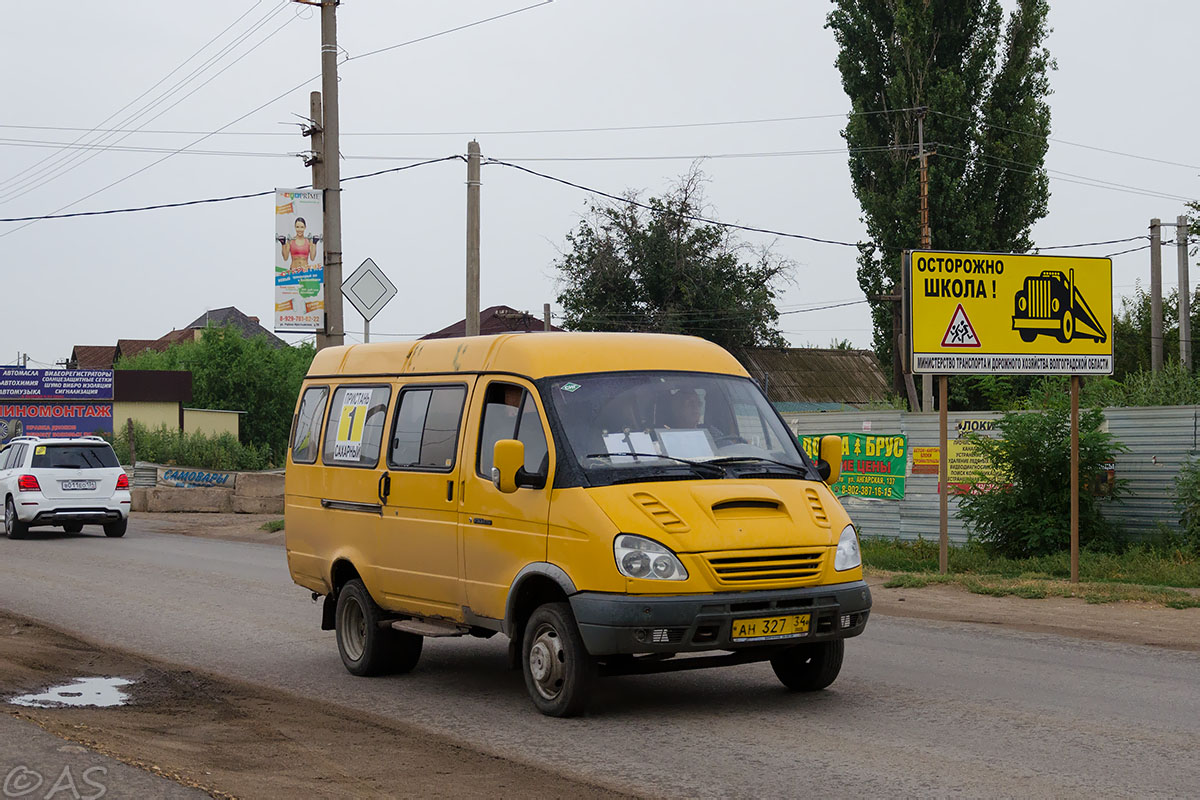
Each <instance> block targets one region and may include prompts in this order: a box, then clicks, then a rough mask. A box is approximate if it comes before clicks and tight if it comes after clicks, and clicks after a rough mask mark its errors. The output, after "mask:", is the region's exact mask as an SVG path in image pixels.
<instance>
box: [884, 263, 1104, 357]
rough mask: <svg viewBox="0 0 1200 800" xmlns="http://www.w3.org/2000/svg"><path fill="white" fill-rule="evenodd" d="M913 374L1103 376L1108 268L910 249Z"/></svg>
mask: <svg viewBox="0 0 1200 800" xmlns="http://www.w3.org/2000/svg"><path fill="white" fill-rule="evenodd" d="M904 269H905V271H906V278H907V282H908V299H907V302H908V304H909V305H908V329H909V336H908V340H909V343H910V345H909V353H910V355H911V356H912V362H911V364H912V371H913V372H916V373H925V374H938V375H950V374H971V375H978V374H1026V375H1028V374H1034V375H1110V374H1112V371H1113V345H1112V260H1111V259H1108V258H1078V257H1071V256H1025V255H1015V254H1010V253H953V252H944V251H942V252H933V251H924V250H915V251H913V252H911V253H908V254H907V255H906V262H905V264H904Z"/></svg>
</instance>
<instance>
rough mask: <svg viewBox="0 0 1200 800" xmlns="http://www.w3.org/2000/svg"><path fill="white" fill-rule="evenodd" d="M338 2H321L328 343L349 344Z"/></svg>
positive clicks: (332, 344)
mask: <svg viewBox="0 0 1200 800" xmlns="http://www.w3.org/2000/svg"><path fill="white" fill-rule="evenodd" d="M337 57H338V49H337V3H336V2H323V3H321V93H322V95H323V96H324V100H325V113H324V119H323V120H322V121H321V122H322V124H321V127H322V129H323V131H324V140H325V141H324V145H325V146H324V153H323V154H324V160H325V163H324V167H325V231H324V233H325V345H326V346H327V347H336V346H338V345H341V344H345V341H346V327H345V322H344V317H343V315H342V170H341V163H340V160H339V159H340V154H341V151H340V149H339V143H338V77H337Z"/></svg>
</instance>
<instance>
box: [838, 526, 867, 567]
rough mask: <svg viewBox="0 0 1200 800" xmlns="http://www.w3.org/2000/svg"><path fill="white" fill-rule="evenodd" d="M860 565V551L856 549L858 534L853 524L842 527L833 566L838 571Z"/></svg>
mask: <svg viewBox="0 0 1200 800" xmlns="http://www.w3.org/2000/svg"><path fill="white" fill-rule="evenodd" d="M861 566H862V551H861V550H859V549H858V534H856V533H855V532H854V526H853V525H847V526H846V527H845V528H843V529H842V537H841V538H840V539H838V546H837V553H836V554H835V555H834V557H833V568H834V569H835V570H837V571H838V572H843V571H845V570H848V569H854V568H855V567H861Z"/></svg>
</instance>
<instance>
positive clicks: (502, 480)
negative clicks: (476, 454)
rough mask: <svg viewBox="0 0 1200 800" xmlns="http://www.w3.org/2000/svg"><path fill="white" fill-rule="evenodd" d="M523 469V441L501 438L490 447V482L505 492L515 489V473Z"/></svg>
mask: <svg viewBox="0 0 1200 800" xmlns="http://www.w3.org/2000/svg"><path fill="white" fill-rule="evenodd" d="M524 471H525V443H524V442H519V441H517V440H516V439H501V440H500V441H498V442H496V445H495V447H493V448H492V483H494V484H496V488H497V489H499V490H500V491H502V492H504V493H505V494H512V493H513V492H515V491H516V490H517V486H518V484H517V473H518V472H524Z"/></svg>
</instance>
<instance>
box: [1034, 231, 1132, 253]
mask: <svg viewBox="0 0 1200 800" xmlns="http://www.w3.org/2000/svg"><path fill="white" fill-rule="evenodd" d="M1149 238H1150V237H1149V236H1146V235H1145V234H1142V235H1141V236H1130V237H1128V238H1125V239H1109V240H1108V241H1105V242H1082V243H1080V244H1059V245H1054V246H1053V247H1035V248H1033V249H1034V250H1038V251H1041V250H1070V249H1072V248H1075V247H1098V246H1099V245H1102V244H1123V243H1125V242H1136V241H1137V240H1138V239H1149Z"/></svg>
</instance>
